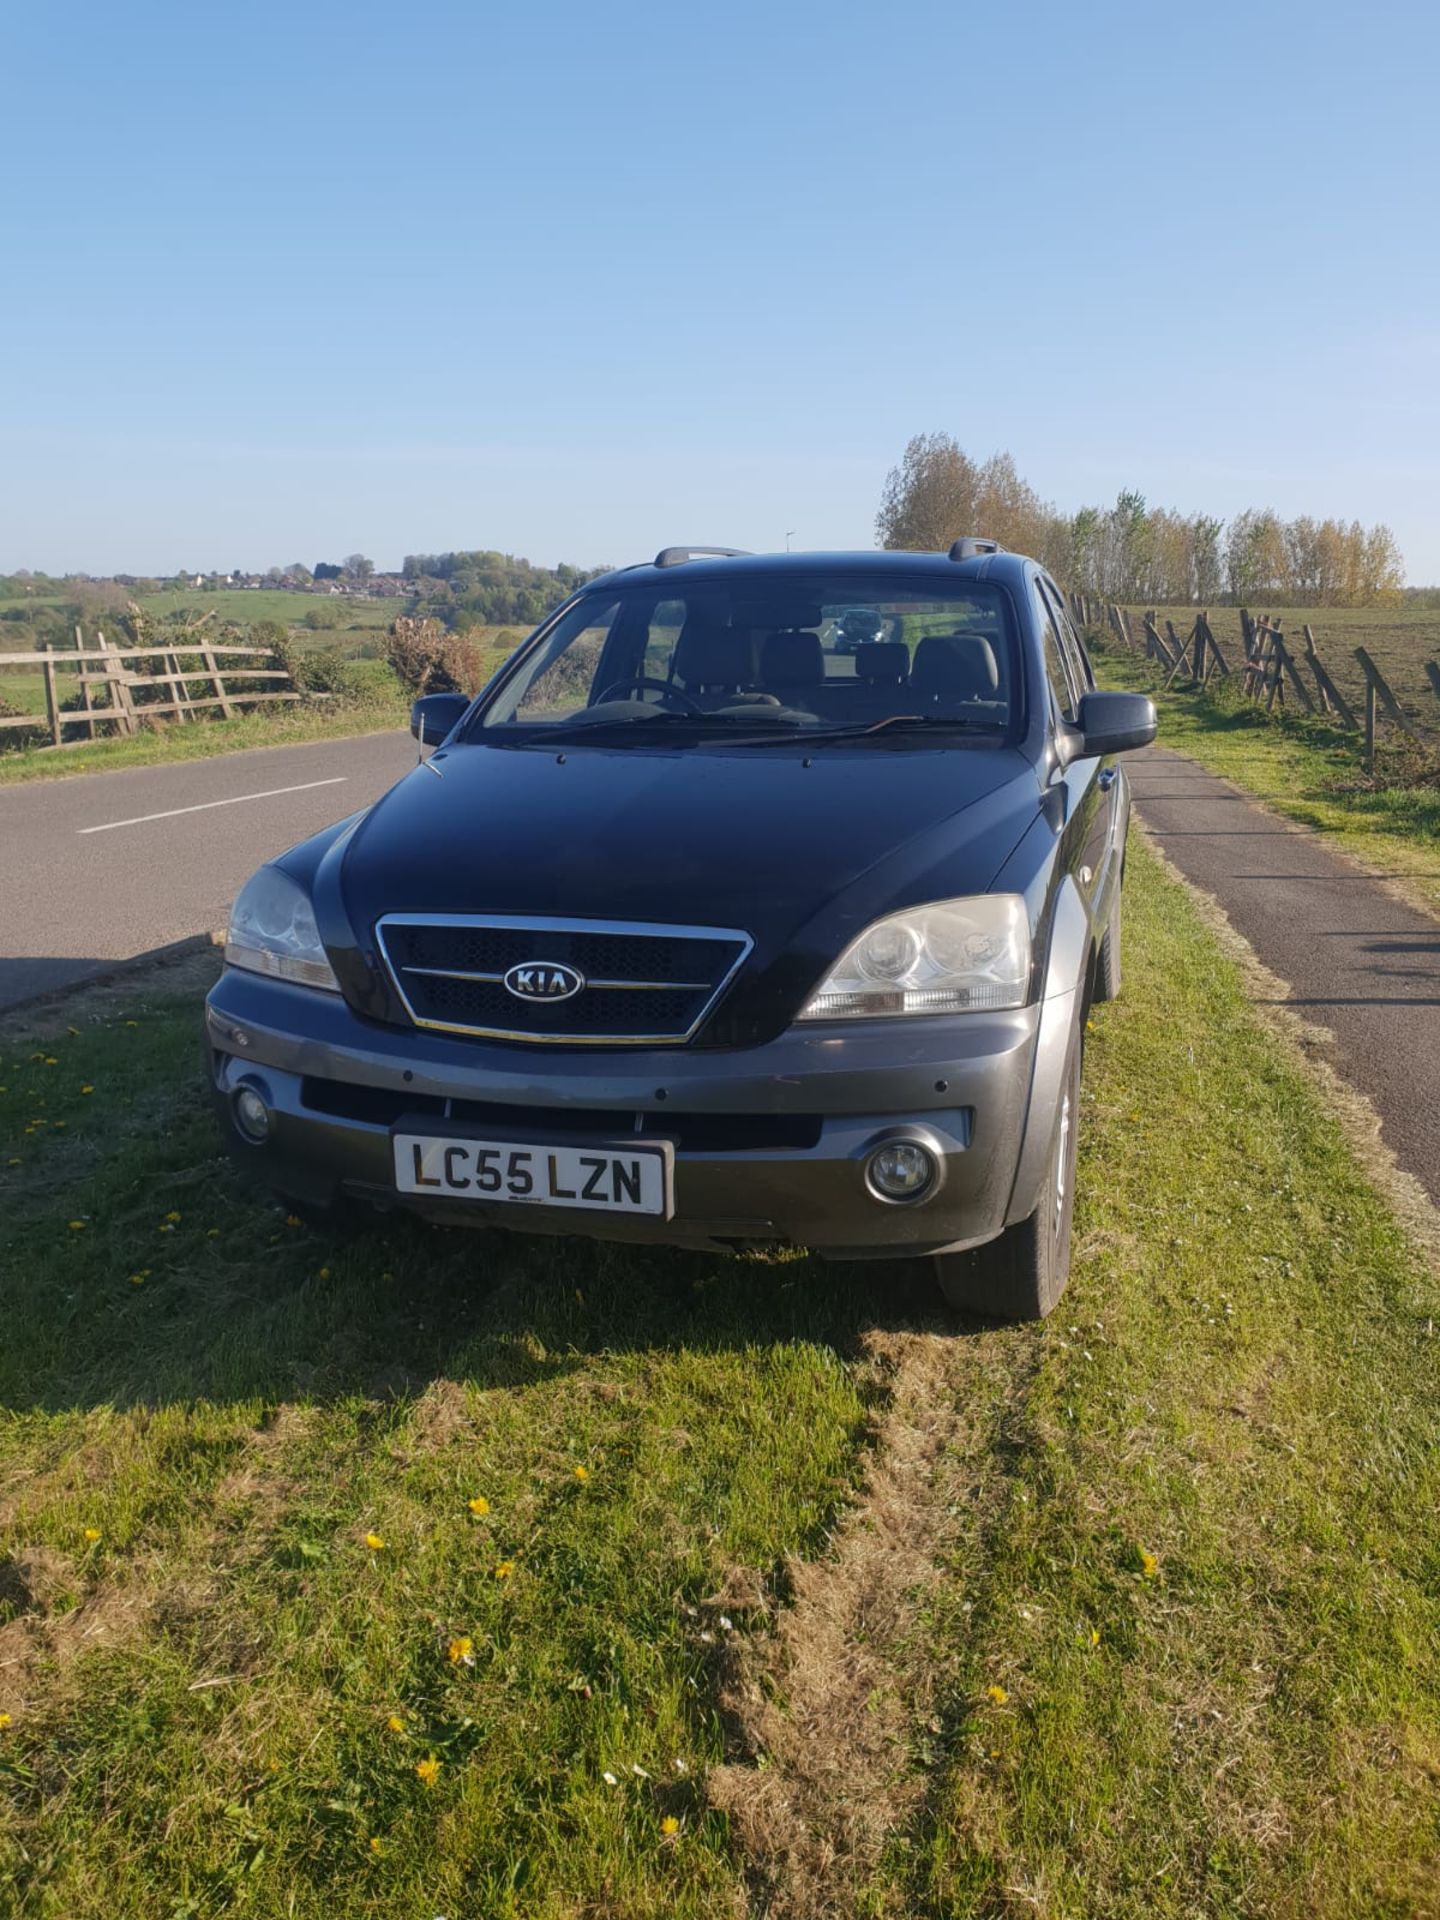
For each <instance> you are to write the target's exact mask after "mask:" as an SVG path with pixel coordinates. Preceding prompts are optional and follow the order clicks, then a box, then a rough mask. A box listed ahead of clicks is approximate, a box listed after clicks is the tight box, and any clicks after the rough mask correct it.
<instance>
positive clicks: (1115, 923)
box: [1094, 886, 1123, 1000]
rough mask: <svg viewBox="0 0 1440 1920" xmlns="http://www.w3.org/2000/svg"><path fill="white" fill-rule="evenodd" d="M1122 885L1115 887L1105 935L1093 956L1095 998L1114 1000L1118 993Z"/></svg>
mask: <svg viewBox="0 0 1440 1920" xmlns="http://www.w3.org/2000/svg"><path fill="white" fill-rule="evenodd" d="M1122 893H1123V887H1122V886H1117V887H1116V889H1115V900H1114V904H1113V905H1112V906H1111V908H1110V918H1109V919H1108V920H1107V921H1106V923H1105V937H1104V939H1103V940H1102V941H1101V942H1100V951H1099V953H1098V954H1097V955H1096V956H1095V993H1094V998H1095V999H1096V1000H1115V999H1118V998H1119V994H1120V902H1121V896H1122Z"/></svg>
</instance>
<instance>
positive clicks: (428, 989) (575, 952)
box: [375, 913, 755, 1047]
mask: <svg viewBox="0 0 1440 1920" xmlns="http://www.w3.org/2000/svg"><path fill="white" fill-rule="evenodd" d="M427 934H428V935H429V936H430V940H431V945H432V946H433V943H434V942H435V941H436V940H438V941H439V942H441V944H444V943H445V941H446V940H447V939H450V938H453V939H454V940H455V941H459V942H463V941H464V939H465V936H466V935H470V936H472V937H473V940H472V944H474V945H475V946H478V948H479V949H480V957H482V958H487V959H488V964H485V965H482V966H470V967H460V966H455V965H448V966H440V965H436V964H433V963H432V964H426V963H423V962H422V961H421V960H420V959H419V958H418V957H417V947H418V949H419V950H420V951H421V952H423V951H425V937H426V935H427ZM491 936H493V938H492V937H491ZM507 936H509V937H510V938H507ZM515 936H518V937H519V940H518V944H517V941H516V939H515ZM375 937H376V940H377V942H378V944H379V948H380V954H381V957H382V959H383V960H384V962H385V967H386V970H387V972H388V973H389V975H390V979H391V982H392V984H393V985H394V988H395V991H396V993H397V994H398V995H399V998H400V1002H401V1004H402V1005H403V1007H404V1008H405V1011H406V1013H407V1014H408V1015H409V1017H410V1019H411V1021H412V1022H413V1024H414V1025H415V1026H417V1027H422V1028H426V1029H429V1030H431V1031H434V1032H438V1033H462V1034H469V1035H472V1036H473V1037H475V1038H477V1039H484V1040H514V1041H522V1042H525V1043H528V1044H530V1045H541V1046H567V1047H595V1046H603V1047H657V1046H683V1045H684V1044H685V1043H686V1042H687V1041H689V1040H691V1039H693V1038H694V1036H695V1035H696V1033H698V1032H699V1030H700V1028H701V1026H702V1025H703V1024H704V1022H705V1020H706V1019H707V1018H708V1016H709V1014H710V1013H711V1011H712V1010H713V1008H714V1007H715V1005H716V1004H717V1002H718V1001H719V999H720V997H721V995H722V994H723V993H724V992H725V990H726V988H727V987H728V986H729V985H730V983H731V981H732V980H733V979H734V978H735V975H736V974H737V973H738V972H739V970H740V968H741V967H742V966H743V965H744V963H745V961H746V960H747V959H748V958H749V955H750V953H751V951H752V950H753V948H754V945H755V942H754V940H753V939H752V938H751V936H750V935H749V934H748V933H745V932H743V931H741V930H740V929H739V928H736V927H689V926H673V925H670V924H668V923H663V922H656V921H645V920H589V919H580V918H577V919H554V918H546V917H542V916H538V915H536V916H531V915H524V914H519V915H514V914H488V913H387V914H383V915H382V916H381V917H380V919H379V920H377V921H376V923H375ZM650 943H653V946H652V947H651V954H652V955H653V961H654V965H653V966H652V967H651V968H650V969H649V971H650V972H651V973H652V976H653V977H651V978H648V979H647V978H644V977H643V973H644V971H645V970H646V969H645V967H644V966H643V964H642V965H641V966H639V967H635V966H633V965H627V966H626V967H625V968H624V970H623V971H622V970H618V969H617V968H616V967H615V966H614V965H613V964H612V966H610V967H608V968H607V967H604V966H603V965H597V964H595V961H596V959H597V958H598V959H600V960H602V961H603V959H604V958H606V957H610V958H611V959H612V961H613V960H614V959H616V958H620V959H622V960H627V961H632V962H633V961H634V960H637V959H641V960H643V958H644V956H645V949H646V947H647V946H649V945H650ZM687 947H688V948H689V949H690V953H691V956H692V959H691V964H688V965H687V964H684V961H685V957H686V956H685V952H684V949H686V948H687ZM521 948H523V951H521V950H520V949H521ZM397 949H400V951H397ZM487 949H497V951H495V952H494V955H493V959H489V956H488V954H487ZM507 952H508V953H509V954H510V956H511V959H510V964H514V962H515V961H535V962H543V961H547V960H553V961H559V962H562V963H564V964H565V965H568V966H572V967H578V969H579V971H580V972H581V973H582V974H583V975H584V976H585V981H586V984H585V988H584V990H583V991H582V992H580V993H578V994H576V995H575V996H573V997H572V998H567V999H565V1000H563V1001H552V1002H545V1001H537V1002H533V1003H532V1002H527V1001H524V1000H519V999H514V998H511V999H510V1003H509V1006H508V1007H507V1008H506V1012H507V1013H509V1014H510V1015H511V1017H510V1018H509V1019H502V1018H501V1017H500V1016H499V1014H498V1012H497V1013H496V1014H495V1015H494V1016H493V1017H490V1018H444V1017H441V1016H442V1014H443V1013H444V1012H445V1011H447V1009H444V1008H442V1007H438V1006H435V1005H433V1004H428V1005H427V1004H424V1002H425V998H426V995H427V993H429V994H431V995H432V997H433V995H434V993H435V992H436V990H437V986H438V987H439V988H440V989H443V990H445V991H448V992H449V994H450V997H451V998H452V999H453V998H454V997H456V995H458V994H461V993H463V992H464V991H465V990H466V989H467V988H468V989H469V990H470V991H471V997H472V998H477V999H481V1000H482V1001H483V1002H484V1003H485V1004H489V1005H492V1006H493V1005H495V1003H496V1002H497V1000H503V999H505V998H506V995H505V992H504V986H503V981H504V975H505V972H506V967H505V966H504V965H501V964H500V961H501V960H503V959H504V958H505V957H506V954H507ZM431 958H432V961H433V953H432V955H431ZM587 958H588V959H589V961H590V964H588V965H587V964H585V961H586V959H587ZM677 962H680V963H681V964H678V965H677V964H676V963H677ZM451 983H454V984H453V985H452V984H451ZM622 996H623V998H622ZM602 997H603V998H602ZM587 1003H588V1010H589V1011H590V1012H591V1020H590V1022H589V1026H588V1030H587V1023H586V1020H585V1014H586V1011H587ZM601 1005H604V1007H605V1014H606V1018H607V1019H613V1020H615V1021H616V1022H617V1024H616V1025H615V1026H613V1027H600V1028H597V1025H596V1021H595V1018H594V1012H595V1009H597V1008H598V1007H600V1006H601ZM642 1010H648V1011H650V1012H651V1013H652V1015H659V1016H660V1021H659V1022H657V1024H655V1025H652V1026H651V1027H650V1028H649V1030H648V1031H644V1030H642V1031H640V1032H635V1031H633V1030H632V1029H633V1028H635V1027H637V1026H638V1027H641V1028H642V1029H643V1028H644V1027H645V1020H644V1017H643V1013H642ZM448 1011H450V1012H452V1013H453V1012H455V1011H457V1009H455V1008H453V1007H452V1008H450V1009H448ZM622 1013H623V1017H622ZM632 1014H633V1016H634V1017H633V1018H632V1017H630V1016H631V1015H632ZM527 1019H528V1021H529V1022H530V1024H528V1025H524V1024H517V1023H518V1022H521V1021H523V1020H527ZM672 1021H673V1025H672Z"/></svg>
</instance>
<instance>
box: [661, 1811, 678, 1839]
mask: <svg viewBox="0 0 1440 1920" xmlns="http://www.w3.org/2000/svg"><path fill="white" fill-rule="evenodd" d="M660 1831H661V1833H663V1834H664V1835H665V1838H666V1839H667V1840H668V1839H669V1838H670V1836H671V1834H673V1833H679V1831H680V1822H679V1821H678V1820H677V1819H676V1818H675V1816H674V1814H673V1813H667V1814H666V1816H665V1818H664V1819H663V1820H662V1821H661V1822H660Z"/></svg>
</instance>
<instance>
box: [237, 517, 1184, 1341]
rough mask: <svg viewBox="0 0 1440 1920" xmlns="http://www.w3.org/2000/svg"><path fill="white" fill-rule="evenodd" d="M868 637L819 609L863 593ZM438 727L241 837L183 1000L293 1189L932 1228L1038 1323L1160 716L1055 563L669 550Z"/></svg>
mask: <svg viewBox="0 0 1440 1920" xmlns="http://www.w3.org/2000/svg"><path fill="white" fill-rule="evenodd" d="M857 603H859V604H863V605H870V606H876V607H883V608H884V609H885V620H886V623H887V631H888V633H889V636H890V637H889V638H887V639H885V640H883V641H872V642H867V643H864V644H861V645H860V646H859V648H858V650H857V651H856V652H855V653H854V654H853V655H852V656H846V657H843V658H840V657H837V655H836V653H835V651H834V650H833V648H832V649H830V650H827V649H826V648H825V647H824V646H823V645H822V641H821V634H822V632H828V631H833V624H834V622H835V621H836V620H837V619H838V618H839V617H840V616H841V615H842V614H843V613H844V612H845V610H846V609H851V608H854V607H855V606H856V604H857ZM413 724H414V730H415V732H416V734H417V736H418V737H419V738H420V740H421V742H422V744H429V745H433V746H434V747H435V748H436V751H435V752H434V753H433V754H432V755H431V757H430V758H429V759H428V760H426V761H425V762H424V763H423V764H422V765H421V766H418V767H417V768H416V769H415V771H414V772H413V773H411V774H409V775H408V776H407V777H406V778H405V779H403V780H402V781H400V782H399V784H398V785H397V786H395V787H394V788H393V789H392V790H391V791H390V792H389V793H388V794H386V795H385V797H384V798H383V799H382V800H380V801H379V802H378V803H377V804H376V805H375V806H373V807H371V808H370V809H369V810H368V811H367V812H365V813H362V814H357V815H354V816H353V817H352V818H350V819H348V820H344V821H341V822H340V823H339V824H338V825H337V826H335V827H332V828H330V829H328V830H327V831H326V832H324V833H320V834H317V835H316V836H315V837H314V838H313V839H310V840H306V841H304V842H302V844H301V845H299V846H298V847H295V848H293V849H292V850H291V851H290V852H289V853H287V854H285V855H283V856H282V857H281V858H280V859H278V860H276V861H274V862H273V863H272V864H270V865H268V866H265V867H262V868H261V869H260V871H259V872H258V873H257V874H256V875H255V876H254V878H253V879H252V880H250V881H249V882H248V884H247V885H246V887H245V888H244V890H243V891H242V893H241V895H240V897H239V899H238V900H237V901H236V903H235V908H234V912H233V915H232V918H231V924H230V931H229V938H228V943H227V946H226V950H225V957H226V961H227V963H228V964H227V966H226V969H225V972H224V974H223V975H222V977H221V979H220V981H219V982H218V984H217V985H216V987H215V989H214V991H213V992H212V993H211V995H210V998H209V1002H208V1006H207V1039H208V1048H209V1057H210V1076H211V1083H212V1085H213V1087H214V1090H215V1099H216V1104H217V1107H218V1111H219V1114H220V1117H221V1121H222V1124H223V1126H224V1129H225V1132H226V1134H227V1137H228V1139H229V1141H230V1143H231V1144H232V1146H233V1148H234V1150H235V1152H236V1153H237V1154H238V1155H239V1156H241V1158H242V1159H243V1160H244V1161H245V1162H247V1163H248V1164H249V1165H250V1166H251V1167H252V1168H253V1169H254V1170H255V1172H257V1173H258V1174H259V1175H260V1176H261V1177H262V1178H263V1179H264V1180H265V1181H266V1182H268V1183H269V1184H270V1185H271V1186H272V1187H274V1188H276V1189H278V1190H279V1191H280V1192H281V1193H282V1194H284V1195H285V1196H287V1197H288V1198H289V1199H290V1201H291V1202H292V1203H295V1204H299V1205H301V1206H302V1207H303V1206H308V1207H310V1208H311V1209H312V1210H317V1209H318V1210H321V1211H333V1210H334V1209H336V1208H340V1207H344V1208H347V1209H348V1208H350V1207H353V1206H354V1205H355V1204H356V1203H369V1204H371V1205H373V1206H375V1207H378V1208H381V1209H385V1208H392V1207H405V1208H410V1209H413V1210H414V1211H416V1212H419V1213H421V1214H424V1215H426V1216H427V1217H429V1218H431V1219H433V1220H435V1221H438V1222H446V1223H454V1224H457V1225H460V1224H477V1225H484V1226H518V1227H521V1228H525V1229H528V1230H531V1231H542V1232H551V1233H572V1234H573V1233H586V1234H604V1235H608V1236H611V1237H614V1238H617V1239H627V1240H640V1241H652V1242H653V1241H664V1242H672V1243H675V1244H678V1245H683V1246H688V1247H700V1248H709V1249H726V1248H737V1247H744V1246H752V1245H756V1244H765V1243H773V1242H776V1241H780V1242H790V1243H797V1244H802V1245H805V1246H808V1247H811V1248H813V1249H814V1250H816V1251H817V1252H819V1253H821V1254H825V1255H829V1256H834V1257H839V1258H846V1259H856V1258H872V1257H884V1258H893V1257H895V1256H897V1255H915V1256H921V1255H923V1256H925V1257H927V1258H929V1259H932V1260H933V1261H934V1264H935V1268H936V1271H937V1273H938V1276H939V1280H940V1284H941V1286H942V1288H943V1290H944V1292H945V1294H946V1296H947V1298H948V1299H949V1300H950V1301H951V1302H952V1303H954V1304H957V1305H959V1306H961V1307H964V1308H967V1309H970V1310H973V1311H977V1312H981V1313H985V1314H990V1315H994V1316H1000V1317H1029V1316H1035V1315H1040V1314H1044V1313H1047V1312H1048V1311H1049V1310H1050V1308H1051V1307H1052V1306H1053V1305H1054V1303H1055V1301H1056V1300H1057V1299H1058V1298H1059V1295H1060V1291H1061V1289H1062V1287H1063V1286H1064V1284H1065V1278H1066V1271H1067V1268H1068V1264H1069V1243H1070V1220H1071V1210H1072V1206H1073V1200H1074V1169H1075V1129H1076V1120H1077V1115H1078V1105H1077V1097H1078V1087H1079V1078H1080V1061H1081V1054H1082V1050H1083V1040H1084V1031H1085V1015H1086V1010H1087V1008H1088V1006H1089V1004H1090V1002H1091V1000H1092V999H1106V998H1109V997H1110V996H1111V995H1113V994H1114V993H1115V991H1116V989H1117V986H1118V984H1119V978H1120V897H1121V880H1122V876H1123V871H1124V858H1125V832H1126V825H1127V820H1128V814H1129V796H1128V792H1127V788H1126V782H1125V777H1124V775H1123V773H1121V772H1120V770H1119V769H1118V767H1117V766H1116V765H1115V763H1114V760H1113V758H1112V756H1113V755H1115V754H1116V753H1118V752H1120V751H1121V750H1123V749H1125V748H1127V747H1136V746H1142V745H1144V744H1145V743H1147V742H1148V741H1149V740H1151V739H1152V738H1153V736H1154V732H1155V710H1154V707H1153V706H1152V704H1151V703H1150V702H1149V701H1148V700H1147V699H1145V698H1143V697H1142V696H1139V695H1132V694H1117V693H1097V692H1096V691H1095V690H1094V681H1093V678H1092V676H1091V672H1090V667H1089V663H1088V661H1087V659H1086V656H1085V650H1084V647H1083V646H1082V645H1081V642H1080V640H1079V638H1078V637H1077V635H1076V633H1075V631H1074V629H1073V627H1072V625H1071V623H1070V619H1069V617H1068V615H1067V612H1066V606H1065V601H1064V598H1063V596H1062V595H1061V593H1060V592H1059V591H1058V589H1057V588H1056V586H1055V584H1054V582H1053V581H1052V580H1051V579H1050V578H1049V577H1048V576H1047V575H1046V574H1045V572H1044V571H1043V570H1042V569H1041V568H1040V567H1039V566H1037V565H1036V564H1035V562H1034V561H1032V560H1027V559H1024V558H1022V557H1021V556H1020V555H1018V554H1009V553H1003V552H999V551H997V550H995V549H994V548H993V547H992V546H990V545H989V544H988V543H985V542H980V541H959V542H957V543H956V545H955V546H954V547H953V548H952V549H951V552H950V554H949V555H948V556H947V555H945V554H943V553H841V554H767V555H757V556H751V555H743V554H733V553H729V552H723V551H722V552H716V551H715V550H713V549H694V548H667V549H666V550H665V551H664V552H662V553H660V554H659V555H657V557H656V559H655V561H654V562H653V564H650V565H645V566H636V567H626V568H622V569H621V570H620V571H618V572H615V573H610V574H606V575H605V576H604V577H603V578H600V579H597V580H592V581H591V582H590V583H589V584H588V585H587V586H586V587H584V588H583V589H582V590H581V591H580V592H579V593H577V594H576V595H575V596H574V597H573V598H572V599H570V600H568V601H567V602H566V603H565V605H564V606H562V607H561V608H559V610H558V611H557V612H555V613H554V614H552V615H551V616H550V617H549V619H547V620H546V621H545V622H544V624H543V625H542V626H540V627H539V628H538V629H537V630H536V632H535V633H533V634H532V635H531V636H530V638H529V639H528V640H526V641H525V642H524V643H523V644H522V645H521V646H520V647H519V648H518V649H517V650H516V652H515V653H514V654H513V655H512V657H511V658H510V659H509V660H508V661H507V662H506V663H505V665H504V666H503V667H502V668H501V669H500V671H499V672H498V673H497V674H496V675H495V677H494V678H493V679H492V680H491V682H490V684H489V685H488V686H487V687H486V688H485V690H484V691H483V692H482V693H481V694H480V696H479V697H478V698H477V699H475V700H474V701H471V700H467V699H466V698H464V697H463V696H461V695H451V694H435V695H431V696H429V697H428V698H426V699H424V700H420V701H417V702H416V705H415V713H414V722H413Z"/></svg>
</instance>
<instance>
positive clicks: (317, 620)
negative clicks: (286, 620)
mask: <svg viewBox="0 0 1440 1920" xmlns="http://www.w3.org/2000/svg"><path fill="white" fill-rule="evenodd" d="M300 624H301V626H303V627H308V628H309V629H310V631H311V633H328V632H330V631H331V630H332V629H333V628H335V627H339V626H343V625H344V616H343V615H342V613H341V611H340V609H339V607H332V606H328V605H321V606H318V607H311V609H310V611H309V612H308V613H307V614H306V615H305V617H304V619H303V620H302V621H301V622H300Z"/></svg>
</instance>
